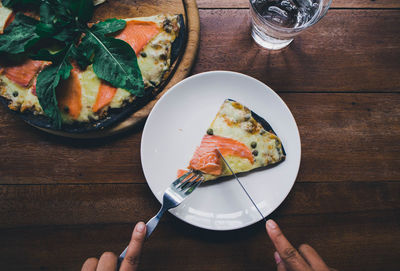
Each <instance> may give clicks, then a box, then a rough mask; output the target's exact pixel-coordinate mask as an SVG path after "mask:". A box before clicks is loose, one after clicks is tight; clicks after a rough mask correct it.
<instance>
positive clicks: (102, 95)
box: [92, 80, 117, 112]
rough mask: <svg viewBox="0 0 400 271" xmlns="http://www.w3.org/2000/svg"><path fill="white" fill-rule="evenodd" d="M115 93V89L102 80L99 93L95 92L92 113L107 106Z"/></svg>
mask: <svg viewBox="0 0 400 271" xmlns="http://www.w3.org/2000/svg"><path fill="white" fill-rule="evenodd" d="M115 93H117V88H115V87H113V86H112V85H110V84H109V83H107V82H106V81H103V80H102V82H101V84H100V87H99V91H98V92H97V97H96V102H95V103H94V105H93V108H92V109H93V112H97V111H99V110H100V109H101V108H103V107H104V106H106V105H109V104H110V103H111V101H112V99H113V98H114V96H115Z"/></svg>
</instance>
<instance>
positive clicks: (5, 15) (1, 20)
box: [0, 1, 14, 34]
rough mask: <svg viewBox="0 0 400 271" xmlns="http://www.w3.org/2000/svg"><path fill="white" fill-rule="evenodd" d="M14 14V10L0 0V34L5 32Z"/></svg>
mask: <svg viewBox="0 0 400 271" xmlns="http://www.w3.org/2000/svg"><path fill="white" fill-rule="evenodd" d="M13 14H14V13H13V11H12V10H11V9H9V8H6V7H4V6H3V5H2V4H1V1H0V34H2V33H3V32H4V29H5V28H6V27H7V25H8V24H9V23H10V22H11V20H12V17H13Z"/></svg>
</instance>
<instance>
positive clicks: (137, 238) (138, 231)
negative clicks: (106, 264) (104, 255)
mask: <svg viewBox="0 0 400 271" xmlns="http://www.w3.org/2000/svg"><path fill="white" fill-rule="evenodd" d="M145 238H146V225H145V224H144V223H143V222H139V223H137V224H136V226H135V229H134V230H133V233H132V238H131V241H130V242H129V245H128V250H127V252H126V255H125V258H124V260H123V261H122V263H121V267H120V269H119V270H120V271H136V270H137V269H138V267H139V258H140V253H141V252H142V247H143V243H144V240H145Z"/></svg>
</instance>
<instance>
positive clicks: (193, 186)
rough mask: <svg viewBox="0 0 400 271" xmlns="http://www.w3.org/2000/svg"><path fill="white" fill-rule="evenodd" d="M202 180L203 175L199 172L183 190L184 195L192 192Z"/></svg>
mask: <svg viewBox="0 0 400 271" xmlns="http://www.w3.org/2000/svg"><path fill="white" fill-rule="evenodd" d="M203 181H204V176H203V175H201V174H199V175H197V176H196V179H195V180H193V181H192V182H191V183H190V187H189V188H188V189H187V190H186V191H185V195H189V194H190V193H192V192H193V190H195V189H196V188H197V187H198V186H199V185H200V184H201V183H203Z"/></svg>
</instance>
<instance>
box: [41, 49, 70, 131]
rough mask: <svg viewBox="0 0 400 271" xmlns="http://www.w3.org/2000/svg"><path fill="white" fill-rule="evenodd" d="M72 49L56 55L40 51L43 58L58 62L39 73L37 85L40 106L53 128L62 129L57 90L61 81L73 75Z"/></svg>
mask: <svg viewBox="0 0 400 271" xmlns="http://www.w3.org/2000/svg"><path fill="white" fill-rule="evenodd" d="M71 48H73V45H70V47H69V48H68V49H64V50H63V51H61V52H58V53H57V54H54V55H52V54H50V53H49V52H48V51H47V52H46V51H45V50H41V51H40V53H41V54H42V56H45V57H47V58H48V59H49V60H50V59H53V60H55V61H58V62H56V63H54V62H53V64H52V65H50V66H48V67H46V68H44V69H43V71H41V72H40V73H39V75H38V77H37V83H36V94H37V97H38V100H39V104H40V106H41V107H42V109H43V111H44V113H45V114H46V116H48V117H49V118H51V119H52V121H53V126H54V127H55V128H57V129H60V128H61V123H62V119H61V113H60V110H59V108H58V102H57V97H56V88H57V86H58V84H59V83H60V80H66V79H68V77H69V76H70V74H71V70H72V65H71V64H70V62H69V57H70V52H71Z"/></svg>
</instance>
